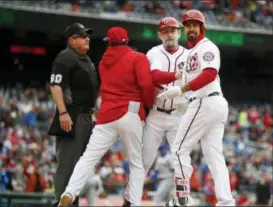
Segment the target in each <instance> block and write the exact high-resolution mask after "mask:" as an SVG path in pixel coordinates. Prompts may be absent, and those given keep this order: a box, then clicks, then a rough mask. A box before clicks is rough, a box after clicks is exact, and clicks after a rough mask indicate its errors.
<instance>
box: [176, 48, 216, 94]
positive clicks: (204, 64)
mask: <svg viewBox="0 0 273 207" xmlns="http://www.w3.org/2000/svg"><path fill="white" fill-rule="evenodd" d="M200 67H201V69H202V72H201V73H200V74H199V75H198V76H197V77H196V78H194V79H193V80H192V81H190V82H189V83H188V84H186V85H183V86H181V91H182V93H185V92H187V91H197V90H199V89H200V88H203V87H204V86H206V85H208V84H209V83H211V82H212V81H214V80H215V78H216V77H217V74H218V71H219V68H220V52H219V50H218V48H217V47H214V48H208V49H206V50H204V52H202V53H201V60H200Z"/></svg>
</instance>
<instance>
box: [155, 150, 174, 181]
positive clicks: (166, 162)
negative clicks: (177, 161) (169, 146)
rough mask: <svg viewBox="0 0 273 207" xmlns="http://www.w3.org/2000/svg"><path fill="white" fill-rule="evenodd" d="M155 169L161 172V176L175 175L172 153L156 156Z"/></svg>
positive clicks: (164, 177) (169, 176)
mask: <svg viewBox="0 0 273 207" xmlns="http://www.w3.org/2000/svg"><path fill="white" fill-rule="evenodd" d="M155 169H156V170H158V172H159V176H158V177H159V178H161V179H166V178H171V177H172V176H173V172H172V169H173V159H172V155H171V154H170V153H167V154H166V155H165V156H163V157H162V156H158V157H157V158H156V163H155Z"/></svg>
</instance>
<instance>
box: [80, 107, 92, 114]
mask: <svg viewBox="0 0 273 207" xmlns="http://www.w3.org/2000/svg"><path fill="white" fill-rule="evenodd" d="M79 108H80V109H79V111H80V113H84V114H93V113H94V112H95V109H94V108H90V107H85V106H81V107H79Z"/></svg>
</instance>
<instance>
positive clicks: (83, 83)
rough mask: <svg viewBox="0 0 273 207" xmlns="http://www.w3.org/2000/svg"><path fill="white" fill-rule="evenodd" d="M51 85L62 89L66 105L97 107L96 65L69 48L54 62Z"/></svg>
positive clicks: (85, 56)
mask: <svg viewBox="0 0 273 207" xmlns="http://www.w3.org/2000/svg"><path fill="white" fill-rule="evenodd" d="M50 85H59V86H61V87H62V90H63V93H64V102H65V104H71V103H72V104H76V105H81V106H86V107H92V108H93V107H94V106H95V101H96V97H97V92H98V89H99V84H98V76H97V72H96V70H95V67H94V64H93V63H92V62H91V60H90V58H89V57H88V56H87V55H80V54H79V53H78V52H76V50H74V49H73V48H71V47H69V46H68V47H67V48H66V49H64V50H62V51H61V52H60V53H59V54H58V55H57V57H56V58H55V60H54V63H53V68H52V74H51V77H50Z"/></svg>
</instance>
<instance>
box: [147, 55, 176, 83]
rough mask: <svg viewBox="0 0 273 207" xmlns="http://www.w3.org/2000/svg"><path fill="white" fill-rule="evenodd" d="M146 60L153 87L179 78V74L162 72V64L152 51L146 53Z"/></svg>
mask: <svg viewBox="0 0 273 207" xmlns="http://www.w3.org/2000/svg"><path fill="white" fill-rule="evenodd" d="M147 58H148V60H149V62H150V67H151V74H152V78H153V81H154V84H155V85H160V84H169V83H171V82H173V81H175V80H177V79H179V78H181V74H180V72H165V71H162V68H163V67H162V64H161V62H160V60H159V59H158V57H156V55H155V54H154V52H153V50H150V51H148V53H147Z"/></svg>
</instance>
